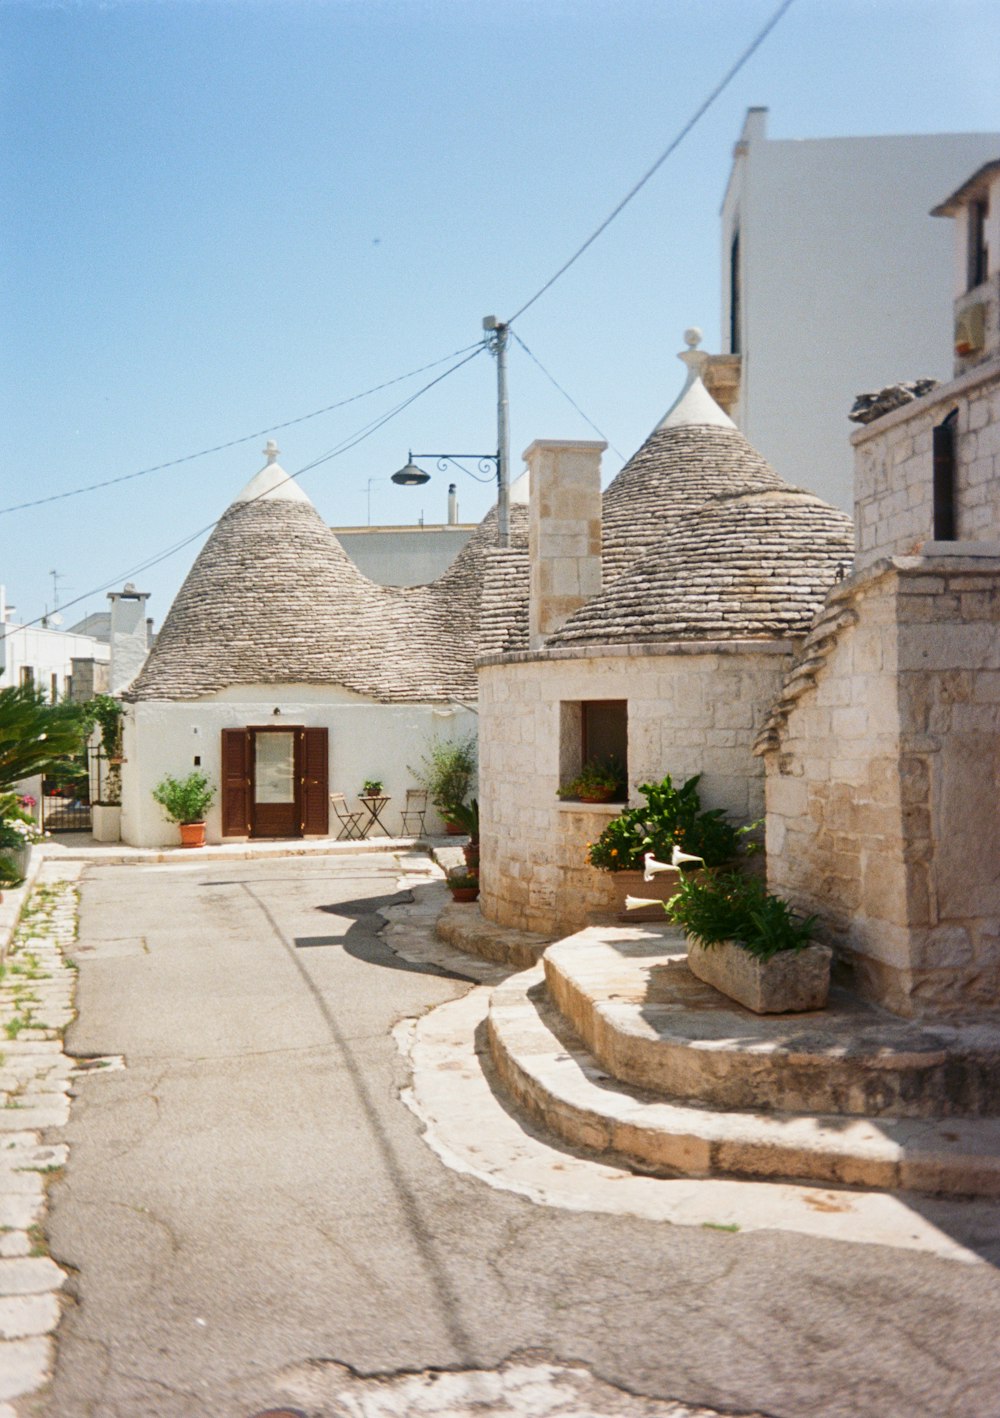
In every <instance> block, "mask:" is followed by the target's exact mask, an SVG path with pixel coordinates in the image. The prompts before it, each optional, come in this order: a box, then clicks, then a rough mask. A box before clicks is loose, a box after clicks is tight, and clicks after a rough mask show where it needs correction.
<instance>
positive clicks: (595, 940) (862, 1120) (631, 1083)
mask: <svg viewBox="0 0 1000 1418" xmlns="http://www.w3.org/2000/svg"><path fill="white" fill-rule="evenodd" d="M477 915H478V913H477ZM456 943H457V942H456ZM512 963H515V962H513V961H512ZM517 963H520V962H517ZM488 1037H489V1046H490V1051H491V1054H492V1058H493V1062H494V1064H495V1066H496V1069H497V1072H498V1074H499V1076H500V1079H501V1081H502V1083H503V1086H504V1087H505V1089H506V1090H507V1091H508V1092H509V1094H510V1095H511V1097H512V1099H513V1100H514V1101H515V1102H516V1104H517V1105H518V1106H519V1107H520V1108H522V1109H523V1110H524V1111H526V1112H527V1113H528V1114H529V1115H530V1116H531V1117H532V1118H533V1120H534V1121H535V1122H536V1123H538V1124H540V1125H542V1126H543V1127H544V1128H546V1129H547V1130H549V1131H550V1132H552V1133H554V1134H555V1135H557V1136H558V1137H559V1138H561V1139H562V1140H563V1141H564V1142H566V1143H568V1144H570V1145H572V1146H574V1147H578V1148H581V1149H584V1150H586V1151H589V1152H592V1153H595V1154H598V1155H600V1156H601V1157H603V1158H606V1159H607V1160H615V1161H618V1162H624V1163H626V1164H627V1165H628V1166H630V1167H632V1168H633V1169H635V1170H637V1171H642V1172H647V1173H651V1174H653V1175H659V1176H669V1177H675V1176H678V1175H684V1176H692V1177H709V1176H723V1177H754V1178H784V1179H790V1180H796V1181H805V1182H810V1183H820V1184H826V1185H830V1184H834V1185H836V1184H840V1185H846V1186H855V1187H874V1188H880V1189H890V1190H894V1189H906V1190H916V1191H929V1192H947V1193H951V1194H953V1195H977V1196H997V1195H1000V1116H997V1115H998V1114H1000V1026H998V1025H994V1024H991V1023H988V1022H983V1021H979V1022H976V1021H964V1022H948V1023H937V1022H935V1023H927V1022H926V1021H924V1022H918V1021H908V1020H903V1019H899V1018H897V1017H895V1016H893V1015H889V1014H887V1013H885V1012H883V1011H881V1010H878V1009H875V1008H874V1007H871V1006H868V1005H866V1004H864V1003H863V1002H860V1001H858V1000H856V999H854V998H853V997H851V996H850V995H848V994H847V993H846V992H844V991H839V990H836V989H834V990H833V991H832V992H831V1001H830V1007H829V1008H828V1009H827V1010H824V1011H821V1012H817V1013H809V1014H797V1015H778V1016H775V1015H772V1016H758V1015H755V1014H752V1013H751V1012H750V1011H749V1010H745V1009H743V1008H742V1007H741V1006H740V1005H737V1004H734V1003H733V1002H732V1001H730V1000H728V999H726V998H725V997H723V996H722V995H720V994H719V993H718V992H717V991H716V990H714V989H712V988H711V987H710V986H708V985H705V984H702V983H701V982H700V981H698V980H696V979H695V977H694V976H693V975H691V973H690V972H689V971H688V969H687V966H686V964H685V944H684V939H683V936H682V935H681V934H680V933H679V932H677V931H676V930H675V929H673V928H671V927H669V926H662V925H636V926H616V925H611V924H607V925H595V926H591V927H589V928H588V929H587V930H584V931H580V932H579V933H577V934H576V935H573V936H569V937H567V938H565V939H564V940H561V941H558V942H556V943H555V944H553V945H550V946H549V947H548V949H546V950H545V952H544V954H543V955H542V957H541V961H540V963H538V964H537V965H535V966H533V967H532V968H529V969H525V970H521V971H520V973H518V974H515V975H512V976H510V977H509V978H508V979H507V980H506V981H504V983H503V984H501V985H499V986H497V987H496V988H495V989H494V990H493V993H492V996H491V1001H490V1009H489V1021H488Z"/></svg>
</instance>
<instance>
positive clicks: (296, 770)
mask: <svg viewBox="0 0 1000 1418" xmlns="http://www.w3.org/2000/svg"><path fill="white" fill-rule="evenodd" d="M257 734H293V735H294V738H293V740H292V781H293V785H294V792H295V796H294V798H293V800H292V806H293V810H294V814H295V824H294V830H293V831H292V832H289V833H288V834H287V835H286V834H283V835H282V836H281V837H280V838H274V839H273V840H275V841H282V842H292V841H295V839H296V838H298V837H301V836H302V835H303V832H302V810H303V805H302V788H303V778H302V740H303V737H304V735H305V725H304V724H247V727H246V735H247V759H248V763H247V768H248V777H249V781H248V785H247V786H248V792H249V801H248V803H247V807H248V816H249V822H250V836H251V837H258V836H261V835H263V834H260V833H258V831H257V753H256V749H255V744H256V735H257Z"/></svg>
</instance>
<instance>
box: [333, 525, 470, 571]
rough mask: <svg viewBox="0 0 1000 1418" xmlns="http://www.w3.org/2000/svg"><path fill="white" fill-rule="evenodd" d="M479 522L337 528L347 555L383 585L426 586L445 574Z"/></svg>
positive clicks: (338, 536) (358, 566) (335, 531)
mask: <svg viewBox="0 0 1000 1418" xmlns="http://www.w3.org/2000/svg"><path fill="white" fill-rule="evenodd" d="M476 525H477V524H476V523H474V522H467V523H461V524H457V525H454V526H447V525H445V526H433V527H334V528H332V531H333V533H334V535H335V536H336V538H337V540H338V541H339V542H340V545H341V546H342V547H343V548H344V550H345V551H346V552H347V555H348V556H349V557H350V558H351V560H352V561H353V562H354V564H355V566H356V567H357V568H358V570H359V571H360V572H362V573H363V575H365V576H367V577H368V579H369V581H375V582H377V583H378V585H380V586H426V585H428V584H429V583H430V582H431V581H436V580H437V578H438V577H439V576H443V575H444V573H445V572H446V571H447V570H448V567H449V566H450V565H451V564H452V562H453V561H454V560H455V558H456V556H458V553H459V552H460V551H461V550H462V548H463V547H464V546H465V544H466V542H467V541H468V540H469V538H470V537H471V536H472V534H473V532H474V531H475V530H476Z"/></svg>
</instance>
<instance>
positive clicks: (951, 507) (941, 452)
mask: <svg viewBox="0 0 1000 1418" xmlns="http://www.w3.org/2000/svg"><path fill="white" fill-rule="evenodd" d="M957 431H958V410H957V409H952V411H951V413H950V414H949V415H948V417H947V418H946V419H945V421H944V423H941V424H938V426H937V428H935V430H934V445H933V446H934V540H935V541H936V542H953V541H954V540H955V538H956V537H957V535H958V530H957V528H958V509H957V507H956V495H955V494H956V489H955V463H956V451H957V449H956V444H957V440H956V433H957Z"/></svg>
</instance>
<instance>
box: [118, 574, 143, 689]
mask: <svg viewBox="0 0 1000 1418" xmlns="http://www.w3.org/2000/svg"><path fill="white" fill-rule="evenodd" d="M108 600H109V601H110V602H111V673H110V692H111V693H112V694H120V693H121V692H122V690H123V689H128V687H129V685H130V684H131V683H132V681H133V680H134V679H135V677H136V675H137V674H138V673H139V671H140V670H141V669H142V667H143V665H144V664H145V661H146V656H147V654H148V653H149V628H148V626H147V624H146V602H147V601H148V600H149V592H148V591H137V590H136V589H135V587H134V586H133V585H132V582H131V581H129V582H127V583H126V586H125V589H124V590H122V591H109V592H108Z"/></svg>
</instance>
